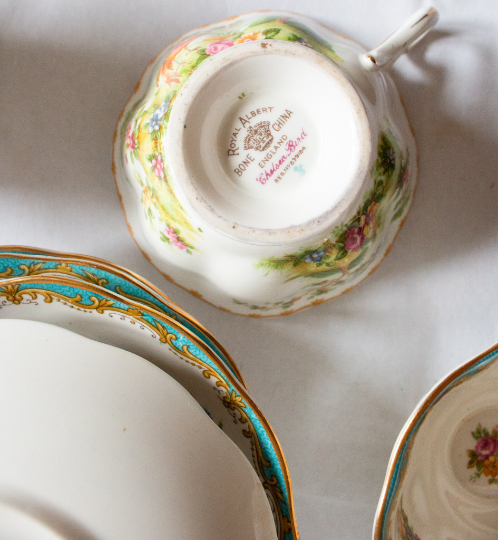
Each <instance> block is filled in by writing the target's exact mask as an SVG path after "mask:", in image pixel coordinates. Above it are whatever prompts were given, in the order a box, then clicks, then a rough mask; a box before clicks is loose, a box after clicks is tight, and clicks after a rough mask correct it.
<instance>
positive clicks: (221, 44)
mask: <svg viewBox="0 0 498 540" xmlns="http://www.w3.org/2000/svg"><path fill="white" fill-rule="evenodd" d="M232 45H233V41H232V40H231V39H222V40H221V41H217V42H216V43H210V44H209V45H208V46H207V48H206V54H210V55H211V56H212V55H213V54H218V53H219V52H221V51H224V50H225V49H228V47H231V46H232Z"/></svg>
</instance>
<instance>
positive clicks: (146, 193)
mask: <svg viewBox="0 0 498 540" xmlns="http://www.w3.org/2000/svg"><path fill="white" fill-rule="evenodd" d="M142 193H143V198H142V202H143V205H144V206H145V208H146V209H147V208H150V207H151V206H154V203H155V202H156V199H155V197H153V196H152V193H151V191H150V189H149V188H148V187H145V188H144V190H143V192H142Z"/></svg>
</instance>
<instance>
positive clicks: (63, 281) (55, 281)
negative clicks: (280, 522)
mask: <svg viewBox="0 0 498 540" xmlns="http://www.w3.org/2000/svg"><path fill="white" fill-rule="evenodd" d="M8 281H9V285H16V284H19V285H23V284H26V283H46V284H52V285H66V286H69V287H75V283H76V282H75V281H74V280H72V279H68V278H62V277H48V276H37V277H34V278H20V279H11V280H8ZM0 288H1V284H0ZM76 288H79V289H83V290H85V291H87V292H93V293H95V294H100V295H101V296H107V297H109V298H110V299H112V300H114V301H116V302H120V303H123V301H122V299H121V298H120V297H119V296H118V295H115V294H114V293H112V292H111V291H106V290H105V289H102V288H99V287H98V286H95V285H92V284H89V283H88V284H87V283H84V282H78V287H76ZM103 291H105V295H104V294H103ZM21 292H22V291H21ZM127 303H129V305H130V306H132V307H135V309H137V310H139V311H142V312H144V313H147V314H148V315H151V316H152V317H155V318H157V319H159V320H160V321H161V322H163V323H164V324H166V325H169V326H171V327H173V328H175V330H177V331H178V332H179V333H180V334H182V335H183V336H184V337H186V338H187V339H189V340H190V341H192V342H193V343H194V344H195V346H196V347H198V349H199V350H201V351H202V352H203V353H204V354H205V355H206V356H207V357H208V358H209V359H210V360H211V361H212V362H213V363H214V364H215V365H216V366H218V361H217V360H216V358H214V357H213V354H212V352H211V351H209V349H208V348H207V347H206V346H205V345H204V343H202V342H201V341H200V340H199V338H198V337H197V336H195V335H194V334H192V333H191V332H190V331H189V330H187V329H186V328H183V327H182V326H181V325H179V324H178V323H177V322H176V321H174V320H172V319H171V320H170V319H168V317H166V316H165V315H163V314H161V313H159V312H155V311H154V310H152V309H149V308H147V307H144V306H143V305H141V304H138V303H137V302H133V301H131V300H130V301H129V302H127ZM185 334H191V337H190V336H189V335H185ZM218 367H221V366H218ZM222 371H223V372H224V373H223V374H224V375H225V377H226V378H227V380H228V381H229V382H230V384H231V385H232V386H233V387H234V388H235V390H236V391H237V392H238V393H239V394H240V395H241V396H242V398H243V399H244V400H245V401H246V402H247V403H248V404H249V406H250V407H251V409H252V410H253V411H254V413H255V415H256V417H257V418H258V420H259V422H260V423H261V425H262V426H263V427H264V428H265V431H266V432H267V435H268V437H269V439H270V441H271V442H272V443H273V445H274V450H275V454H276V455H277V459H278V461H279V463H280V466H281V468H282V475H283V477H284V481H285V484H286V488H287V495H288V499H289V515H290V518H291V526H292V531H293V533H295V537H296V540H299V533H298V532H297V524H296V519H295V513H294V504H293V496H292V484H291V480H290V474H289V467H288V465H287V461H286V459H285V456H284V453H283V451H282V447H281V445H280V443H279V441H278V438H277V436H276V435H275V432H274V431H273V428H272V427H271V425H270V423H269V422H268V420H267V418H266V417H265V415H264V414H263V413H262V411H261V409H260V408H259V407H258V406H257V405H256V403H255V402H254V401H253V399H252V397H251V396H250V395H249V393H248V392H247V390H246V389H245V388H244V387H243V386H242V385H241V384H240V383H239V382H238V381H237V380H236V379H235V378H234V376H233V374H232V373H230V371H226V369H225V368H223V369H222Z"/></svg>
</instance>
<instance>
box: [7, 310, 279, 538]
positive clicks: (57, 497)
mask: <svg viewBox="0 0 498 540" xmlns="http://www.w3.org/2000/svg"><path fill="white" fill-rule="evenodd" d="M0 343H2V355H1V359H0V439H1V440H2V444H1V445H0V516H1V513H2V508H5V506H7V507H14V508H15V509H16V510H18V511H19V512H20V516H19V517H18V520H17V521H18V523H19V525H20V526H21V527H22V528H24V527H25V523H26V516H27V517H28V518H32V519H33V518H34V519H35V520H37V521H39V522H40V523H41V524H42V525H45V526H46V527H48V528H49V529H52V530H54V531H55V532H57V533H59V534H60V535H61V536H62V537H63V538H69V537H72V538H74V537H76V534H75V533H76V532H77V533H78V535H77V536H78V537H79V538H83V537H86V538H90V531H91V537H92V538H106V539H108V540H118V539H119V540H126V539H129V540H136V539H137V538H144V539H145V538H146V539H148V540H155V539H157V540H176V539H177V538H191V539H193V540H194V539H198V540H203V539H205V538H238V539H240V540H276V538H277V536H276V531H275V527H274V524H273V518H272V514H271V510H270V506H269V505H268V500H267V498H266V495H265V491H264V489H263V486H262V485H261V483H260V482H259V480H258V477H257V475H256V473H255V471H254V470H253V468H252V467H251V466H250V464H249V462H248V461H247V460H246V458H245V457H244V455H243V454H242V452H241V451H240V450H239V449H238V448H237V446H236V445H235V444H234V443H233V442H232V441H230V439H229V438H228V437H227V436H226V435H225V434H224V433H223V432H222V430H220V429H219V428H218V427H217V426H216V425H215V424H214V423H213V422H212V421H211V420H210V419H209V417H208V416H207V414H206V413H205V411H204V410H203V409H202V407H200V406H199V405H198V403H197V402H196V401H195V400H194V398H193V397H192V396H191V395H190V394H189V393H188V392H187V391H186V390H185V389H184V388H183V387H182V386H181V385H180V384H179V383H177V382H176V381H175V380H174V379H173V378H171V377H170V376H168V375H167V374H166V373H164V371H162V370H161V369H159V368H157V367H156V366H154V365H153V364H151V363H150V362H148V361H146V360H144V359H142V358H140V357H138V356H136V355H134V354H132V353H129V352H127V351H124V350H122V349H118V348H115V347H111V346H109V345H104V344H102V343H97V342H95V341H91V340H89V339H87V338H83V337H81V336H79V335H77V334H74V333H72V332H68V331H67V330H63V329H61V328H58V327H56V326H52V325H47V324H42V323H39V322H33V321H19V320H2V321H0ZM234 493H236V494H237V496H236V497H234V496H233V494H234ZM6 527H8V528H7V529H6ZM9 529H10V531H11V532H12V529H14V531H15V530H16V526H15V521H14V522H12V520H11V522H10V523H8V524H7V525H6V523H5V521H0V537H1V538H11V535H10V534H9ZM83 531H86V534H83ZM30 538H33V539H36V538H40V536H30Z"/></svg>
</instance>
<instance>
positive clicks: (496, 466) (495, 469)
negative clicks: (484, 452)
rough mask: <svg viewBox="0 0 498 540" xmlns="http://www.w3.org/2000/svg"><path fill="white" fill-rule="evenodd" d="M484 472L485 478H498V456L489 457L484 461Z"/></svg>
mask: <svg viewBox="0 0 498 540" xmlns="http://www.w3.org/2000/svg"><path fill="white" fill-rule="evenodd" d="M482 472H483V473H484V476H491V477H492V478H496V477H497V476H498V463H497V462H496V456H489V457H488V459H485V460H484V463H483V464H482Z"/></svg>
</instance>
